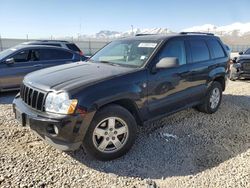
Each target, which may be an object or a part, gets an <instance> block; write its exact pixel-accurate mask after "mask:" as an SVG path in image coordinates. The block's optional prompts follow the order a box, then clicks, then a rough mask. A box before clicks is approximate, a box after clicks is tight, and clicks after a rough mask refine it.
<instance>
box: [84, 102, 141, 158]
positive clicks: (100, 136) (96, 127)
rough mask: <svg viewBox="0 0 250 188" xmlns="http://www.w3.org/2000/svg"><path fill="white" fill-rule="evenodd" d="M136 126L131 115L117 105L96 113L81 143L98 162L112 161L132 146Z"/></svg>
mask: <svg viewBox="0 0 250 188" xmlns="http://www.w3.org/2000/svg"><path fill="white" fill-rule="evenodd" d="M136 132H137V125H136V121H135V119H134V117H133V116H132V114H131V113H130V112H129V111H128V110H127V109H125V108H123V107H121V106H119V105H109V106H107V107H104V108H102V109H100V110H99V111H97V113H96V115H95V116H94V118H93V120H92V122H91V124H90V127H89V129H88V131H87V133H86V136H85V138H84V141H83V147H84V149H85V150H86V152H87V153H88V154H89V155H91V156H92V157H94V158H96V159H98V160H103V161H105V160H112V159H115V158H118V157H121V156H122V155H124V154H125V153H127V152H128V151H129V150H130V148H131V147H132V145H133V144H134V141H135V138H136Z"/></svg>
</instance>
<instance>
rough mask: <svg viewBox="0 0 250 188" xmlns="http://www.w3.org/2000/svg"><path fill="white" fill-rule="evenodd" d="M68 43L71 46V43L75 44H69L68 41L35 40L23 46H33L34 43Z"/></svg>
mask: <svg viewBox="0 0 250 188" xmlns="http://www.w3.org/2000/svg"><path fill="white" fill-rule="evenodd" d="M36 42H37V43H41V42H42V43H67V44H70V43H73V42H69V41H66V40H34V41H29V42H25V43H23V44H32V43H36Z"/></svg>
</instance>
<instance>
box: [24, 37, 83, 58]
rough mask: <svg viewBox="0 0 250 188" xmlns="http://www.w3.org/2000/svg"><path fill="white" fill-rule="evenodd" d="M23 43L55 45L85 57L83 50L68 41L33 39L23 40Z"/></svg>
mask: <svg viewBox="0 0 250 188" xmlns="http://www.w3.org/2000/svg"><path fill="white" fill-rule="evenodd" d="M23 44H26V45H47V46H57V47H62V48H66V49H69V50H72V51H75V52H77V53H79V54H80V55H81V56H82V60H86V59H87V58H86V57H85V56H84V55H83V52H82V51H81V50H80V48H78V46H77V45H76V44H75V43H73V42H68V41H64V40H35V41H31V42H25V43H23Z"/></svg>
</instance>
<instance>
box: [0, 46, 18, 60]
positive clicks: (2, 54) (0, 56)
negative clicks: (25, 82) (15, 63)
mask: <svg viewBox="0 0 250 188" xmlns="http://www.w3.org/2000/svg"><path fill="white" fill-rule="evenodd" d="M16 50H17V49H16V48H15V47H13V48H9V49H6V50H4V51H2V52H0V60H1V59H3V58H5V57H7V56H9V55H10V54H12V53H13V52H15V51H16Z"/></svg>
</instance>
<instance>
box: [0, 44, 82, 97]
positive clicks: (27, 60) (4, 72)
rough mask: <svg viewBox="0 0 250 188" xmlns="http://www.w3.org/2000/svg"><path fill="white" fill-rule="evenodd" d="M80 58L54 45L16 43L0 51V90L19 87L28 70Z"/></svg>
mask: <svg viewBox="0 0 250 188" xmlns="http://www.w3.org/2000/svg"><path fill="white" fill-rule="evenodd" d="M80 60H81V56H80V54H79V53H76V52H74V51H72V50H68V49H65V48H61V47H55V46H45V45H18V46H15V47H13V48H10V49H7V50H4V51H2V52H0V92H1V91H6V90H16V89H19V87H20V84H21V82H22V80H23V77H24V76H25V75H26V74H28V73H30V72H33V71H35V70H39V69H42V68H46V67H51V66H56V65H61V64H65V63H70V62H77V61H80Z"/></svg>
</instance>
